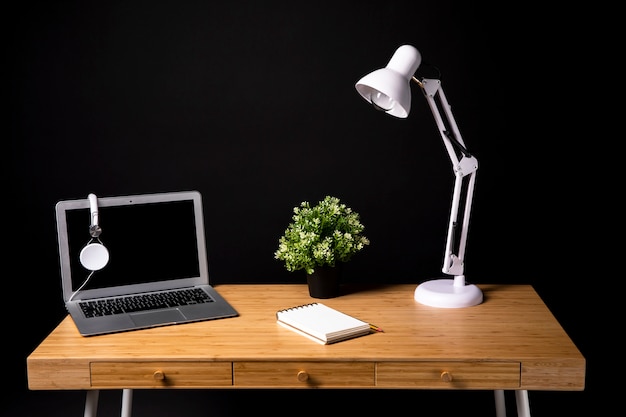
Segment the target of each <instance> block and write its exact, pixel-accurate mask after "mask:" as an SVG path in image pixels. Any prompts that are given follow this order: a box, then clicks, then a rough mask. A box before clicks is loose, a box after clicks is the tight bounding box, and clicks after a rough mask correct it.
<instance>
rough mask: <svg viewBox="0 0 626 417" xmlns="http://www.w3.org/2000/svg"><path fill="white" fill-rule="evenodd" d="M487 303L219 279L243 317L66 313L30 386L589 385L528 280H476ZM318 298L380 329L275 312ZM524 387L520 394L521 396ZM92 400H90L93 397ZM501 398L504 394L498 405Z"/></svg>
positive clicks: (575, 353)
mask: <svg viewBox="0 0 626 417" xmlns="http://www.w3.org/2000/svg"><path fill="white" fill-rule="evenodd" d="M479 287H480V288H481V289H482V290H483V293H484V302H483V303H482V304H480V305H478V306H474V307H468V308H460V309H441V308H434V307H428V306H424V305H421V304H419V303H417V302H415V301H414V299H413V291H414V289H415V285H387V286H385V285H381V286H366V287H354V288H352V287H348V288H345V289H344V294H343V295H341V296H340V297H337V298H332V299H325V300H317V299H312V298H310V297H309V295H308V289H307V287H306V285H301V284H286V285H283V284H265V285H256V284H254V285H252V284H241V285H218V286H216V289H217V290H218V291H219V293H220V294H222V296H224V297H225V298H226V299H227V300H228V301H229V302H230V303H231V304H232V305H233V306H234V307H235V309H237V310H238V312H239V313H240V316H239V317H236V318H228V319H220V320H213V321H205V322H198V323H191V324H185V325H177V326H166V327H160V328H154V329H147V330H140V331H133V332H127V333H118V334H110V335H104V336H93V337H83V336H81V335H80V334H79V333H78V331H77V330H76V327H75V326H74V323H73V321H72V320H71V318H70V317H66V318H65V319H64V320H63V321H62V322H61V323H60V324H59V326H58V327H57V328H56V329H54V330H53V331H52V333H50V335H48V337H46V339H45V340H44V341H43V342H42V343H41V344H40V345H39V346H38V347H37V348H36V349H35V350H34V351H33V352H32V354H31V355H30V356H28V358H27V368H28V384H29V388H30V389H31V390H66V389H72V390H74V389H78V390H83V389H84V390H89V391H88V393H91V394H88V401H87V406H86V410H85V415H86V416H88V415H92V414H93V415H95V410H96V408H97V407H95V406H94V402H95V404H96V405H97V393H98V390H100V389H123V390H124V394H125V395H127V397H125V398H126V401H127V403H126V405H124V404H123V411H122V413H127V414H128V415H130V398H132V397H130V395H131V394H132V389H137V388H142V389H145V388H149V389H175V388H220V389H224V388H233V389H236V388H290V389H291V388H314V387H315V388H363V389H375V388H387V389H388V388H399V389H437V390H448V389H449V390H494V391H495V392H496V408H497V409H499V410H500V411H498V415H503V414H502V413H504V411H503V410H501V409H502V408H503V404H498V402H499V401H503V400H504V397H503V395H502V393H503V390H515V391H516V399H517V403H518V405H517V407H518V414H524V415H528V416H529V415H530V411H529V410H528V398H527V391H528V390H546V391H582V390H583V389H584V386H585V358H584V357H583V356H582V354H581V353H580V351H579V350H578V349H577V347H576V346H575V345H574V343H573V342H572V340H571V339H570V338H569V336H568V335H567V334H566V333H565V331H564V330H563V328H562V327H561V326H560V325H559V323H558V322H557V320H556V319H555V317H554V316H553V315H552V313H551V312H550V311H549V309H548V308H547V306H546V305H545V304H544V303H543V301H542V300H541V298H540V297H539V296H538V294H537V293H536V292H535V290H534V289H533V288H532V287H531V286H528V285H481V286H479ZM314 301H319V302H322V303H324V304H326V305H328V306H330V307H334V308H336V309H338V310H341V311H343V312H345V313H348V314H350V315H353V316H355V317H358V318H360V319H362V320H365V321H369V322H370V323H374V324H376V325H377V326H379V327H381V328H382V329H383V330H384V333H373V334H370V335H367V336H363V337H359V338H356V339H352V340H348V341H343V342H340V343H337V344H333V345H319V344H317V343H314V342H312V341H311V340H309V339H307V338H305V337H303V336H301V335H298V334H296V333H294V332H291V331H289V330H287V329H285V328H283V327H281V326H279V325H278V324H276V319H275V313H276V311H277V310H279V309H283V308H288V307H292V306H294V305H299V304H305V303H309V302H314ZM518 394H519V395H518ZM89 395H91V397H90V396H89ZM499 399H500V400H499Z"/></svg>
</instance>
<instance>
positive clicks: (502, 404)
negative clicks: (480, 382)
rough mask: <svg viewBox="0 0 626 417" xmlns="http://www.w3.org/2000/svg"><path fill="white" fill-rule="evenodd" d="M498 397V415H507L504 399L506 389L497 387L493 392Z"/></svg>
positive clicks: (498, 416)
mask: <svg viewBox="0 0 626 417" xmlns="http://www.w3.org/2000/svg"><path fill="white" fill-rule="evenodd" d="M493 395H494V397H495V399H496V417H506V403H505V401H504V390H501V389H497V390H495V391H494V392H493Z"/></svg>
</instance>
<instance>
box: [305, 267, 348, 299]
mask: <svg viewBox="0 0 626 417" xmlns="http://www.w3.org/2000/svg"><path fill="white" fill-rule="evenodd" d="M340 279H341V265H337V266H334V267H332V266H316V267H315V270H314V271H313V273H312V274H307V276H306V282H307V284H308V285H309V295H310V296H311V297H313V298H334V297H337V296H338V295H339V293H340V291H339V281H340Z"/></svg>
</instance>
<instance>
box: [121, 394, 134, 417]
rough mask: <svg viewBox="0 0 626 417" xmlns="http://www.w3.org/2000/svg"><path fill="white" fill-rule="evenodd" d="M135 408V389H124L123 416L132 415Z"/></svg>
mask: <svg viewBox="0 0 626 417" xmlns="http://www.w3.org/2000/svg"><path fill="white" fill-rule="evenodd" d="M132 408H133V390H132V389H125V390H123V391H122V416H121V417H131V413H132Z"/></svg>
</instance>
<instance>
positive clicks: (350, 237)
mask: <svg viewBox="0 0 626 417" xmlns="http://www.w3.org/2000/svg"><path fill="white" fill-rule="evenodd" d="M293 213H294V214H293V216H292V222H291V223H289V226H288V227H287V229H286V230H285V233H284V234H283V236H281V237H280V239H279V241H278V249H277V250H276V252H274V258H276V259H278V260H282V261H284V262H285V268H287V270H288V271H290V272H291V271H297V270H300V269H304V270H305V271H306V273H307V274H312V273H313V271H314V270H315V267H316V266H335V265H336V264H337V262H347V261H349V260H350V259H351V258H352V256H353V255H354V254H355V253H357V252H360V251H361V250H363V249H364V248H365V246H367V245H369V243H370V242H369V239H368V238H367V237H365V236H363V235H362V232H363V229H364V228H365V226H363V224H362V223H361V221H360V218H359V214H358V213H356V212H354V211H352V209H351V208H350V207H347V206H346V205H345V204H344V203H341V202H340V201H339V199H338V198H337V197H331V196H326V197H325V198H324V199H323V200H322V201H320V202H318V204H317V205H315V206H311V205H310V204H309V202H307V201H303V202H302V203H300V205H299V206H296V207H294V209H293Z"/></svg>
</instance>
